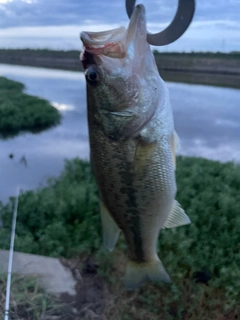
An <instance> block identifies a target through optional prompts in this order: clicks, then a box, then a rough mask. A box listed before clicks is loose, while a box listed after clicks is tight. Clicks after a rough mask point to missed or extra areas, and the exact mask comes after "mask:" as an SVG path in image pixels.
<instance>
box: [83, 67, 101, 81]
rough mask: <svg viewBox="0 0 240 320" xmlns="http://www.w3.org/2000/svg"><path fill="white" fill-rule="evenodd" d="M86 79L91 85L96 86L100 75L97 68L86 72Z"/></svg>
mask: <svg viewBox="0 0 240 320" xmlns="http://www.w3.org/2000/svg"><path fill="white" fill-rule="evenodd" d="M85 78H86V80H87V82H88V83H89V84H92V85H94V84H97V83H98V81H99V79H100V75H99V72H98V71H97V70H96V69H95V68H90V69H87V70H86V71H85Z"/></svg>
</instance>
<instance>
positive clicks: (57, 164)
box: [0, 64, 240, 201]
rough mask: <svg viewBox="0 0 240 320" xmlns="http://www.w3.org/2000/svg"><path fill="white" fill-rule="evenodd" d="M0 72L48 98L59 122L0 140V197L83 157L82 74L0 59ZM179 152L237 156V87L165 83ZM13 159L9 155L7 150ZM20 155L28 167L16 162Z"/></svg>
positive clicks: (239, 120)
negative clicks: (1, 61) (3, 61)
mask: <svg viewBox="0 0 240 320" xmlns="http://www.w3.org/2000/svg"><path fill="white" fill-rule="evenodd" d="M0 75H2V76H6V77H8V78H9V79H13V80H16V81H20V82H22V83H24V84H25V86H26V90H25V91H26V92H27V93H29V94H32V95H36V96H39V97H43V98H45V99H47V100H49V101H51V102H52V103H53V104H54V106H55V107H57V108H58V109H59V110H60V111H61V112H62V114H63V120H62V123H61V125H60V126H58V127H56V128H54V129H51V130H48V131H45V132H43V133H41V134H37V135H34V134H24V135H20V136H18V137H17V138H14V139H9V140H6V141H3V140H0V163H1V166H0V177H1V179H0V190H1V191H0V199H1V200H4V201H5V200H6V199H7V198H8V196H10V195H13V194H15V190H16V187H17V186H21V188H23V189H30V188H35V187H36V186H38V185H44V184H45V183H46V180H47V178H48V177H49V176H57V175H58V174H59V173H60V172H61V170H62V168H63V165H64V159H72V158H73V157H76V156H77V157H80V158H82V159H88V158H89V146H88V131H87V120H86V95H85V79H84V76H83V74H82V73H77V72H76V73H74V72H70V71H60V70H51V69H40V68H32V67H21V66H10V65H3V64H2V65H1V64H0ZM167 85H168V88H169V91H170V97H171V102H172V107H173V112H174V119H175V127H176V131H177V132H178V134H179V136H180V138H181V150H180V152H179V153H180V154H183V155H189V156H200V157H205V158H209V159H216V160H220V161H229V160H234V161H240V139H239V137H240V113H239V111H238V109H239V102H240V90H235V89H228V88H217V87H210V86H209V87H208V86H201V85H187V84H180V83H168V84H167ZM11 153H12V154H13V155H14V158H13V159H10V158H9V154H11ZM23 155H24V156H25V158H26V160H27V164H28V167H26V166H24V165H23V164H22V163H20V162H19V161H20V159H21V157H22V156H23Z"/></svg>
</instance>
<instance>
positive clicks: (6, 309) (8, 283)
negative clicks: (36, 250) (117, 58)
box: [4, 188, 19, 320]
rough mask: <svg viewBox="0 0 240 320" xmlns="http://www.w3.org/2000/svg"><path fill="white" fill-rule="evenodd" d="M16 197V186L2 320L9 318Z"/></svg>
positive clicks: (16, 210) (17, 195) (17, 194)
mask: <svg viewBox="0 0 240 320" xmlns="http://www.w3.org/2000/svg"><path fill="white" fill-rule="evenodd" d="M18 198H19V188H17V192H16V198H15V203H14V211H13V219H12V233H11V242H10V250H9V258H8V274H7V288H6V304H5V317H4V320H8V319H9V302H10V290H11V277H12V262H13V251H14V239H15V230H16V222H17V212H18Z"/></svg>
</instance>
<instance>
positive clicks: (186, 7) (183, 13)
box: [126, 0, 195, 46]
mask: <svg viewBox="0 0 240 320" xmlns="http://www.w3.org/2000/svg"><path fill="white" fill-rule="evenodd" d="M135 3H136V0H126V10H127V14H128V17H129V18H131V15H132V13H133V10H134V7H135ZM194 12H195V0H178V8H177V12H176V14H175V17H174V19H173V21H172V22H171V24H170V25H169V26H168V27H167V28H166V29H165V30H163V31H161V32H158V33H154V34H153V33H147V41H148V43H149V44H151V45H153V46H164V45H167V44H170V43H172V42H174V41H175V40H177V39H178V38H180V37H181V36H182V35H183V33H184V32H185V31H186V30H187V28H188V27H189V25H190V23H191V21H192V19H193V15H194Z"/></svg>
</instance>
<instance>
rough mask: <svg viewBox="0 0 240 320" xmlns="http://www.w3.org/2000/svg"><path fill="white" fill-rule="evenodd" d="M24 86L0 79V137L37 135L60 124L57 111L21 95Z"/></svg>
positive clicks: (47, 103)
mask: <svg viewBox="0 0 240 320" xmlns="http://www.w3.org/2000/svg"><path fill="white" fill-rule="evenodd" d="M23 90H24V85H23V84H21V83H19V82H15V81H12V80H9V79H6V78H4V77H0V137H1V138H9V137H14V136H16V135H18V134H19V133H20V132H32V133H37V132H40V131H42V130H46V129H48V128H50V127H52V126H55V125H57V124H59V123H60V120H61V115H60V113H59V111H58V110H57V109H56V108H54V107H53V106H51V105H50V104H49V102H48V101H46V100H44V99H40V98H37V97H34V96H30V95H28V94H25V93H23Z"/></svg>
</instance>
